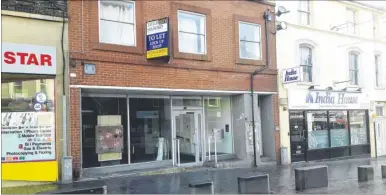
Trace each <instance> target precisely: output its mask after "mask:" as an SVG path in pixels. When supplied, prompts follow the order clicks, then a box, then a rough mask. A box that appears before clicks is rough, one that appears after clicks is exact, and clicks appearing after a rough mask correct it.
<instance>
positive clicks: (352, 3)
mask: <svg viewBox="0 0 386 195" xmlns="http://www.w3.org/2000/svg"><path fill="white" fill-rule="evenodd" d="M341 2H342V3H346V4H349V5H352V6H356V7H360V8H362V9H368V10H371V11H376V12H379V13H384V12H385V9H383V8H380V7H376V6H372V5H368V4H365V3H361V2H358V1H355V0H348V1H341Z"/></svg>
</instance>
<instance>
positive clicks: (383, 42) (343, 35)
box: [287, 23, 386, 45]
mask: <svg viewBox="0 0 386 195" xmlns="http://www.w3.org/2000/svg"><path fill="white" fill-rule="evenodd" d="M287 25H288V26H289V27H290V26H292V27H294V28H297V29H304V30H311V31H318V32H323V33H327V34H330V35H334V36H340V37H347V38H352V39H357V40H358V41H367V42H372V43H379V44H385V45H386V41H384V40H379V39H370V38H365V37H360V36H355V35H350V34H344V33H339V32H336V31H330V30H323V29H318V28H315V27H312V26H304V25H298V24H292V23H287Z"/></svg>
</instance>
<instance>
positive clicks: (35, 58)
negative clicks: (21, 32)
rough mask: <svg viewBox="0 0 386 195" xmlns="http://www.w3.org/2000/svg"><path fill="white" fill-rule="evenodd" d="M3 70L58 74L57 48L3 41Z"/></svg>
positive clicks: (8, 71) (7, 71) (6, 71)
mask: <svg viewBox="0 0 386 195" xmlns="http://www.w3.org/2000/svg"><path fill="white" fill-rule="evenodd" d="M1 58H2V62H1V72H5V73H26V74H45V75H56V48H55V47H51V46H37V45H26V44H16V43H2V52H1Z"/></svg>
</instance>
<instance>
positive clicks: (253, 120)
mask: <svg viewBox="0 0 386 195" xmlns="http://www.w3.org/2000/svg"><path fill="white" fill-rule="evenodd" d="M269 20H270V13H269V10H268V11H265V12H264V29H265V51H266V52H265V59H266V60H267V62H266V65H265V66H264V67H262V68H260V69H257V70H255V72H253V73H251V104H252V129H253V131H252V133H253V166H254V167H257V161H256V158H257V151H256V125H255V109H254V108H255V106H254V97H253V93H254V92H253V87H254V86H253V77H254V76H255V75H257V74H259V73H261V72H262V71H264V70H265V69H268V67H269V64H270V58H269V36H268V21H269Z"/></svg>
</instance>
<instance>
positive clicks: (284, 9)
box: [276, 6, 290, 17]
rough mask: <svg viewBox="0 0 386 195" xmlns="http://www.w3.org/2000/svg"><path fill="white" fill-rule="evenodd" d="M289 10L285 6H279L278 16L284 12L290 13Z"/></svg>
mask: <svg viewBox="0 0 386 195" xmlns="http://www.w3.org/2000/svg"><path fill="white" fill-rule="evenodd" d="M289 12H290V11H288V10H287V9H286V8H285V7H283V6H279V7H278V8H277V12H276V16H278V17H280V16H281V15H282V14H286V13H289Z"/></svg>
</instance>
